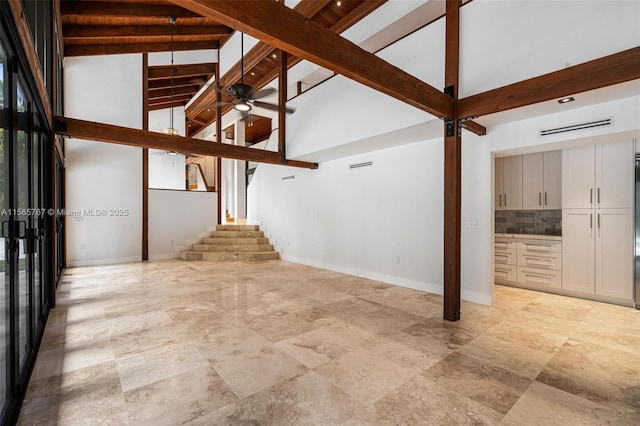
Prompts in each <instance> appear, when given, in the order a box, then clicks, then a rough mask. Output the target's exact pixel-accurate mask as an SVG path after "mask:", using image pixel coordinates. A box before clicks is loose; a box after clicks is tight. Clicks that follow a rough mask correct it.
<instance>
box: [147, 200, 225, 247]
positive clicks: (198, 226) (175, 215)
mask: <svg viewBox="0 0 640 426" xmlns="http://www.w3.org/2000/svg"><path fill="white" fill-rule="evenodd" d="M216 223H218V194H217V193H215V192H200V191H165V190H153V189H150V190H149V259H151V260H154V259H168V258H173V257H176V256H177V254H178V253H179V251H180V250H181V249H182V250H184V249H186V248H187V247H188V246H190V245H191V244H194V243H196V242H197V241H199V239H200V238H202V237H204V236H205V235H206V234H207V233H209V232H211V230H213V229H214V228H215V226H216Z"/></svg>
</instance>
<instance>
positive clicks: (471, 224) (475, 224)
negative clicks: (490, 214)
mask: <svg viewBox="0 0 640 426" xmlns="http://www.w3.org/2000/svg"><path fill="white" fill-rule="evenodd" d="M469 228H471V229H478V219H473V220H470V221H469Z"/></svg>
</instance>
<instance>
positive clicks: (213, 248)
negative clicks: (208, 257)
mask: <svg viewBox="0 0 640 426" xmlns="http://www.w3.org/2000/svg"><path fill="white" fill-rule="evenodd" d="M193 251H200V252H238V253H247V252H258V251H262V252H267V251H273V246H272V245H271V244H252V245H244V246H243V245H224V244H222V245H221V244H194V245H193Z"/></svg>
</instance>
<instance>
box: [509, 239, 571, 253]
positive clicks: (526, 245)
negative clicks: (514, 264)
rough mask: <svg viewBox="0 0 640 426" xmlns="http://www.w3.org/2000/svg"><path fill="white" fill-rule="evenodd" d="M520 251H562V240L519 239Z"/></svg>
mask: <svg viewBox="0 0 640 426" xmlns="http://www.w3.org/2000/svg"><path fill="white" fill-rule="evenodd" d="M518 251H519V252H523V253H524V252H527V253H531V254H533V253H549V252H555V253H561V252H562V241H554V240H524V239H518Z"/></svg>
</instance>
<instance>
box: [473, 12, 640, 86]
mask: <svg viewBox="0 0 640 426" xmlns="http://www.w3.org/2000/svg"><path fill="white" fill-rule="evenodd" d="M638 22H640V2H638V1H612V0H609V1H495V0H474V1H472V2H471V3H469V4H467V5H465V6H464V7H463V8H462V9H461V10H460V25H461V30H460V96H461V97H466V96H470V95H473V94H476V93H480V92H484V91H486V90H490V89H494V88H496V87H501V86H504V85H507V84H511V83H515V82H518V81H521V80H524V79H527V78H531V77H536V76H538V75H542V74H546V73H549V72H552V71H557V70H560V69H563V68H566V67H569V66H572V65H577V64H580V63H583V62H586V61H590V60H592V59H597V58H600V57H603V56H606V55H611V54H613V53H617V52H620V51H622V50H626V49H630V48H632V47H636V46H638V44H640V25H638Z"/></svg>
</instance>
